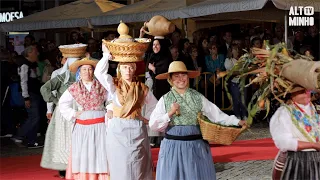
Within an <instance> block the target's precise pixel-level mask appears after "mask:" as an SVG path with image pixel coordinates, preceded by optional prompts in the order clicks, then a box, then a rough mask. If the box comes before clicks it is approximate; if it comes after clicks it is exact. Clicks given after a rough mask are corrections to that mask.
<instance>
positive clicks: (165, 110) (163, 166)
mask: <svg viewBox="0 0 320 180" xmlns="http://www.w3.org/2000/svg"><path fill="white" fill-rule="evenodd" d="M199 74H200V73H199V72H198V71H188V70H187V68H186V66H185V64H184V63H183V62H181V61H174V62H172V63H171V64H170V66H169V70H168V73H164V74H160V75H158V76H157V77H156V78H157V79H167V80H168V81H169V83H170V84H171V86H172V89H171V91H169V92H168V93H167V94H165V95H164V96H162V97H161V99H160V100H159V102H158V104H157V106H156V108H155V109H154V111H153V112H152V114H151V117H150V122H149V126H150V128H151V129H152V130H156V131H162V132H165V139H164V140H163V141H162V144H161V146H160V152H159V159H158V164H157V173H156V179H157V180H163V179H168V180H171V179H172V180H173V179H183V180H194V179H201V180H214V179H216V173H215V168H214V163H213V159H212V155H211V151H210V147H209V145H208V144H207V143H206V142H205V141H204V140H203V139H202V135H201V132H200V128H199V123H198V120H197V114H198V112H202V113H203V115H205V116H207V117H208V118H209V119H210V121H212V122H214V123H219V124H223V125H241V126H243V125H246V121H243V120H239V119H237V118H236V117H235V116H229V115H227V114H225V113H223V112H222V111H221V110H220V109H219V108H218V107H217V106H216V105H214V104H213V103H211V102H210V101H209V100H208V99H206V98H205V97H204V96H203V95H202V94H200V93H199V92H197V91H196V90H193V89H191V88H189V78H195V77H197V76H199Z"/></svg>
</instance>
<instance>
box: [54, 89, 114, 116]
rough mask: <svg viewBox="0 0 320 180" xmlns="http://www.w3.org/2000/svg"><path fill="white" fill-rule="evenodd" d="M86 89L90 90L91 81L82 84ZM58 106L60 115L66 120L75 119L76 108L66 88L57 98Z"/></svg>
mask: <svg viewBox="0 0 320 180" xmlns="http://www.w3.org/2000/svg"><path fill="white" fill-rule="evenodd" d="M84 86H85V87H86V89H87V90H88V91H89V92H90V90H91V86H92V83H89V84H84ZM108 97H110V96H108V92H107V94H106V97H105V98H106V100H107V99H108ZM59 106H60V112H61V114H62V116H63V117H64V118H65V119H66V120H67V121H72V122H75V120H76V112H77V111H76V110H75V109H74V98H73V97H72V95H71V93H70V92H69V90H68V89H67V90H66V91H65V92H64V93H63V94H62V96H61V97H60V99H59Z"/></svg>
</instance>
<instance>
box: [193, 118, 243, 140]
mask: <svg viewBox="0 0 320 180" xmlns="http://www.w3.org/2000/svg"><path fill="white" fill-rule="evenodd" d="M198 121H199V124H200V130H201V134H202V137H203V139H205V140H207V141H209V142H210V143H215V144H223V145H230V144H232V143H233V142H234V141H235V140H236V139H237V137H238V136H239V135H240V134H241V133H242V131H244V130H245V129H246V127H245V126H243V127H242V128H237V127H227V126H221V125H218V124H213V123H211V122H208V121H206V120H205V117H204V116H203V115H202V114H201V113H198Z"/></svg>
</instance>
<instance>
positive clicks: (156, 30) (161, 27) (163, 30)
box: [144, 16, 175, 36]
mask: <svg viewBox="0 0 320 180" xmlns="http://www.w3.org/2000/svg"><path fill="white" fill-rule="evenodd" d="M144 26H145V27H147V28H148V30H149V32H148V31H145V33H146V34H149V35H152V36H165V35H167V34H170V33H173V31H174V30H175V25H174V24H173V23H172V22H170V21H169V20H168V19H167V18H165V17H163V16H153V17H152V18H151V19H150V21H148V22H145V23H144Z"/></svg>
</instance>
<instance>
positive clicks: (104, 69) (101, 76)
mask: <svg viewBox="0 0 320 180" xmlns="http://www.w3.org/2000/svg"><path fill="white" fill-rule="evenodd" d="M109 57H110V54H109V53H103V57H102V59H101V60H100V61H99V62H98V64H97V66H96V68H95V70H94V75H95V76H96V78H97V79H98V80H99V82H100V83H101V84H102V85H103V86H104V87H105V88H106V89H110V91H109V92H112V93H110V96H111V98H112V103H115V104H116V105H117V106H119V107H121V106H122V105H121V104H120V102H119V99H118V97H117V93H116V88H115V85H114V83H113V78H112V76H111V75H110V74H108V68H109ZM157 102H158V100H157V99H156V98H155V97H154V95H153V93H152V92H151V91H150V90H149V92H148V94H147V96H146V98H145V102H144V103H145V106H146V108H145V113H144V118H146V119H149V118H150V115H151V113H152V111H153V109H154V108H155V107H156V105H157ZM107 109H108V110H111V109H112V105H109V107H107Z"/></svg>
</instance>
